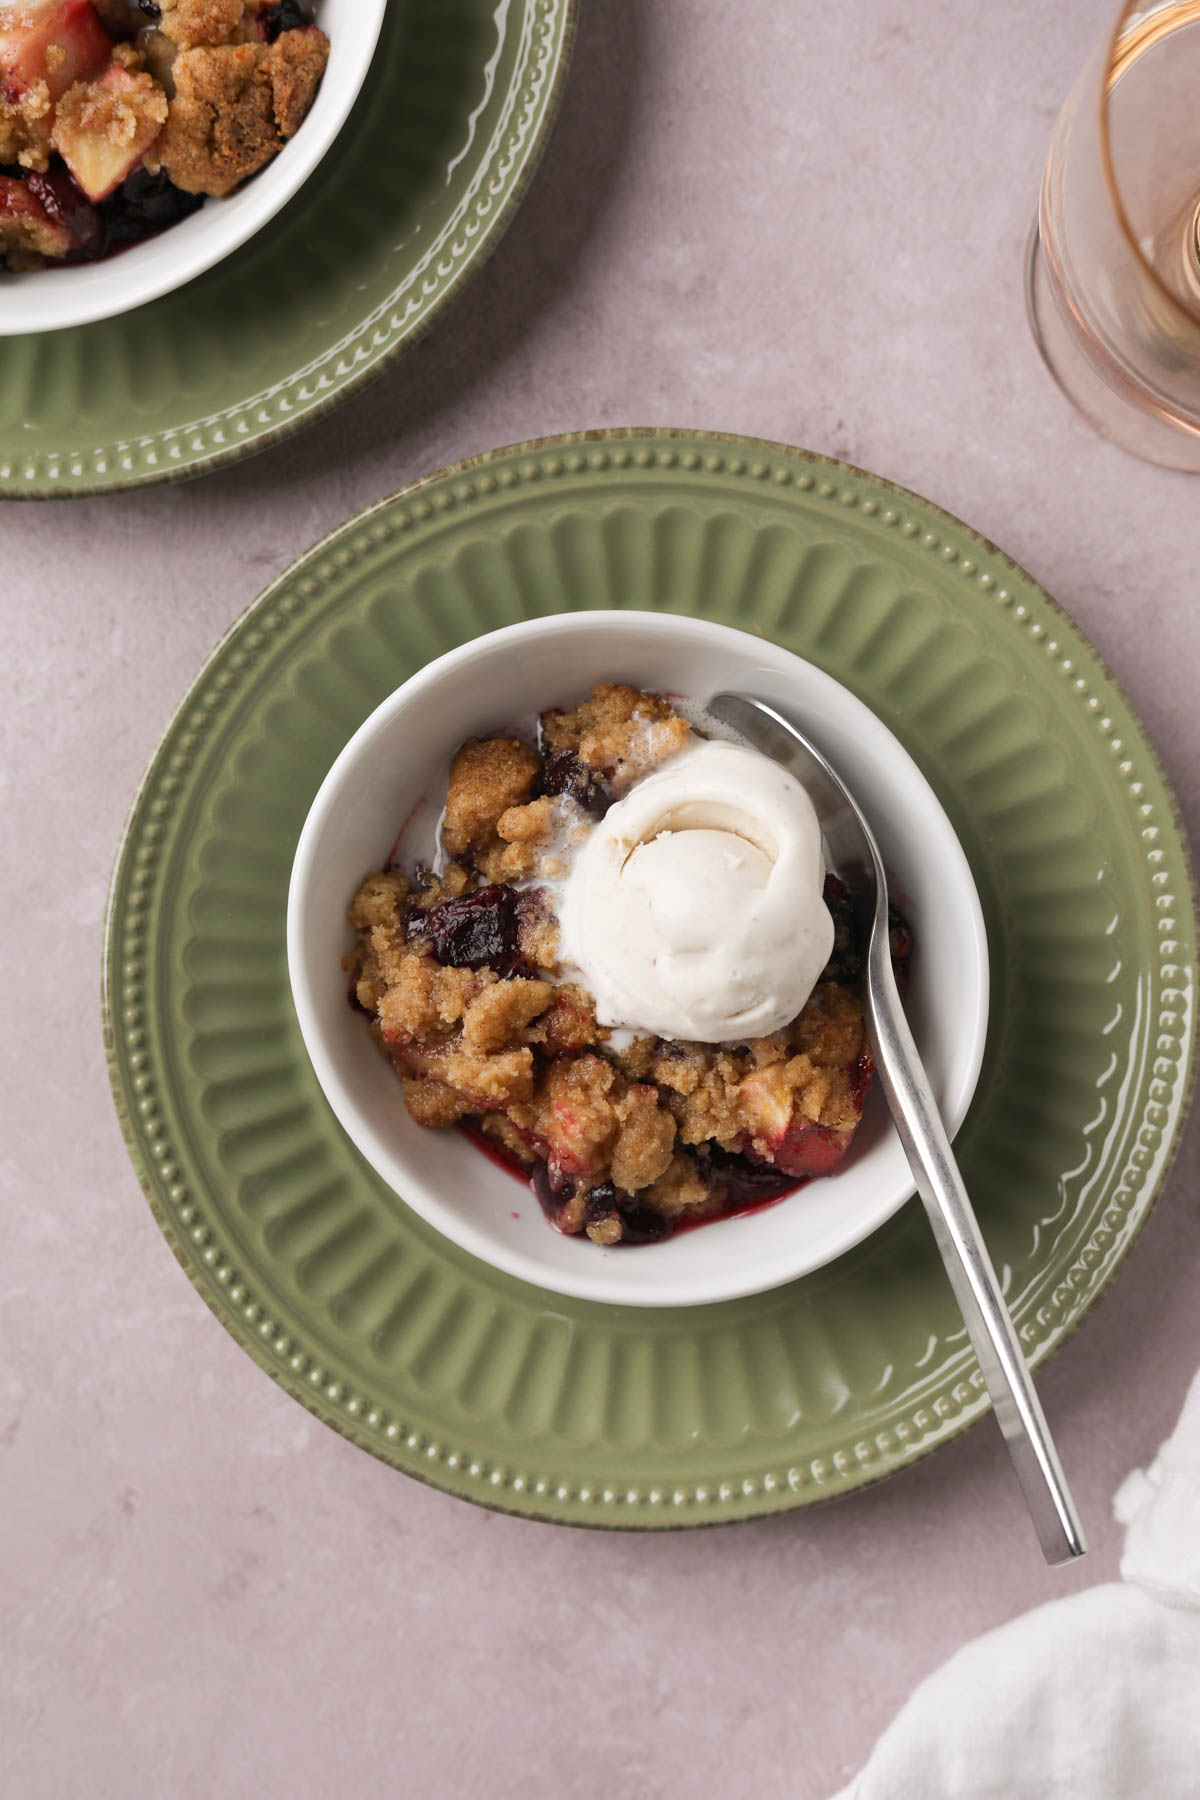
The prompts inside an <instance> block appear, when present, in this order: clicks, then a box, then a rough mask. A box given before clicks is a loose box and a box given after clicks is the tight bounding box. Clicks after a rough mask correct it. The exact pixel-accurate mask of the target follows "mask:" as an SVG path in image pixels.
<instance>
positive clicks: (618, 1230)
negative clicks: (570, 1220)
mask: <svg viewBox="0 0 1200 1800" xmlns="http://www.w3.org/2000/svg"><path fill="white" fill-rule="evenodd" d="M587 1235H588V1236H589V1237H590V1238H591V1240H592V1242H593V1244H619V1243H620V1241H621V1238H622V1236H623V1227H622V1225H621V1215H620V1213H618V1212H610V1213H607V1214H606V1215H605V1217H604V1218H602V1219H593V1220H592V1221H591V1223H590V1224H589V1225H588V1227H587Z"/></svg>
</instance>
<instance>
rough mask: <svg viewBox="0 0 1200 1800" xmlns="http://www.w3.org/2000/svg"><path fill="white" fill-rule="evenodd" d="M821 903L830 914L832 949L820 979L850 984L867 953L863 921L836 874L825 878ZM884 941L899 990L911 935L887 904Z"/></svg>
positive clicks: (899, 914)
mask: <svg viewBox="0 0 1200 1800" xmlns="http://www.w3.org/2000/svg"><path fill="white" fill-rule="evenodd" d="M825 904H826V906H827V907H828V908H829V911H830V913H831V914H832V916H833V952H832V954H831V956H830V958H829V961H828V962H827V963H826V965H825V968H824V970H823V972H822V975H821V980H822V981H841V982H845V983H846V985H847V986H854V985H855V984H856V983H857V982H858V981H859V979H860V977H861V976H862V971H863V961H864V959H865V957H866V954H867V934H866V927H865V923H864V921H863V919H862V917H861V915H860V913H859V910H858V906H857V904H856V902H855V899H854V896H853V895H852V894H851V892H850V890H849V888H848V887H847V886H846V884H845V882H844V881H842V880H840V879H839V878H838V876H836V875H827V876H826V877H825ZM888 940H889V944H890V947H891V952H892V967H893V968H894V969H895V971H896V980H897V981H898V982H899V984H900V987H901V989H902V990H903V987H904V983H905V981H906V979H907V977H908V969H909V964H910V963H911V961H912V953H913V934H912V931H911V929H910V927H909V923H908V920H907V919H906V918H905V917H904V914H903V913H902V912H901V911H900V909H899V907H898V906H895V905H892V904H890V903H889V905H888Z"/></svg>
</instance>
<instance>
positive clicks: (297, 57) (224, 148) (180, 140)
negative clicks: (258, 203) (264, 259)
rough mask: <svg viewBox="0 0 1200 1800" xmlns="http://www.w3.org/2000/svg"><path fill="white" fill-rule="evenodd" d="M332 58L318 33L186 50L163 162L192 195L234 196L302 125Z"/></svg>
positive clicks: (177, 63)
mask: <svg viewBox="0 0 1200 1800" xmlns="http://www.w3.org/2000/svg"><path fill="white" fill-rule="evenodd" d="M328 55H329V42H328V39H327V38H325V37H324V36H323V34H322V33H321V32H319V31H315V30H305V31H285V32H283V33H281V35H280V36H279V37H278V38H276V40H275V42H274V43H273V44H271V45H266V44H262V43H245V44H230V43H219V44H217V45H216V46H215V47H213V48H204V47H197V48H194V49H187V50H181V51H180V52H179V54H178V56H176V58H175V60H174V62H173V64H172V66H171V76H172V80H173V81H174V84H175V97H174V99H173V100H172V101H171V105H170V112H169V114H168V117H167V125H166V130H165V131H164V133H163V136H162V140H161V142H160V143H159V145H158V148H157V151H156V156H157V160H158V162H159V164H160V165H161V166H162V168H164V169H165V170H166V172H167V175H168V176H169V177H170V179H171V181H172V182H174V184H175V186H176V187H178V188H182V189H183V191H184V192H185V193H188V194H215V195H223V194H229V193H232V192H233V190H234V188H236V187H238V186H239V185H240V184H241V183H242V182H243V181H245V180H246V179H247V178H248V177H249V176H251V175H253V174H256V173H257V171H258V170H259V169H261V168H262V167H263V165H264V164H265V163H268V162H269V161H270V160H271V158H272V157H273V156H274V155H275V153H276V152H277V151H278V150H279V149H280V148H281V147H282V145H283V143H284V141H285V140H286V139H287V138H289V137H291V136H292V135H293V134H294V132H295V131H296V129H297V127H298V126H299V124H300V122H301V120H302V119H303V117H304V113H305V112H306V111H307V110H308V106H309V105H310V104H311V102H312V98H313V95H314V94H315V92H316V89H317V84H318V83H319V81H320V79H321V72H322V70H323V69H324V67H325V62H326V60H327V58H328Z"/></svg>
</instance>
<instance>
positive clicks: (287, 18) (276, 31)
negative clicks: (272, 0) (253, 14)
mask: <svg viewBox="0 0 1200 1800" xmlns="http://www.w3.org/2000/svg"><path fill="white" fill-rule="evenodd" d="M259 24H260V25H261V27H262V30H263V35H264V36H265V38H266V40H267V42H268V43H269V44H273V43H274V42H275V39H276V38H277V37H279V36H280V35H281V34H282V33H283V32H285V31H304V30H305V29H306V28H307V27H308V26H309V25H311V24H312V15H311V13H309V12H308V11H307V10H306V9H305V8H304V7H303V6H301V5H299V4H298V0H278V4H277V5H275V6H265V7H264V8H263V10H262V12H261V13H260V15H259Z"/></svg>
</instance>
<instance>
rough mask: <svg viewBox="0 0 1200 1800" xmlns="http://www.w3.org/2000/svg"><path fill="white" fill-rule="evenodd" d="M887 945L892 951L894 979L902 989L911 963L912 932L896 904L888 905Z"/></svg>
mask: <svg viewBox="0 0 1200 1800" xmlns="http://www.w3.org/2000/svg"><path fill="white" fill-rule="evenodd" d="M888 946H889V948H890V950H891V952H892V967H893V969H895V971H896V980H897V981H898V982H899V984H900V987H901V990H903V988H904V984H905V982H906V981H907V979H908V971H909V966H910V964H911V963H912V954H913V934H912V931H911V929H910V927H909V923H908V920H907V919H906V918H905V917H904V914H903V913H902V912H901V911H900V908H899V907H898V906H889V907H888Z"/></svg>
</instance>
